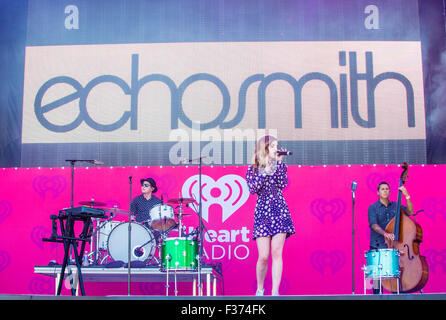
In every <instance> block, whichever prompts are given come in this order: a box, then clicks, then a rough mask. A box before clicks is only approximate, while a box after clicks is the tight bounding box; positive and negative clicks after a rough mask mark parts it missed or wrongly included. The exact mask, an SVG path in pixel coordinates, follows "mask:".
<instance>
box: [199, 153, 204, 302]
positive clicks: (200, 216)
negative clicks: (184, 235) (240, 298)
mask: <svg viewBox="0 0 446 320" xmlns="http://www.w3.org/2000/svg"><path fill="white" fill-rule="evenodd" d="M202 159H203V158H202V157H201V154H200V158H199V162H198V187H199V195H198V199H199V202H198V216H199V219H200V221H199V230H198V241H199V245H200V247H199V253H198V295H200V296H201V295H202V294H203V292H202V288H201V286H202V283H201V261H202V258H203V220H202V217H203V212H202V204H201V164H202Z"/></svg>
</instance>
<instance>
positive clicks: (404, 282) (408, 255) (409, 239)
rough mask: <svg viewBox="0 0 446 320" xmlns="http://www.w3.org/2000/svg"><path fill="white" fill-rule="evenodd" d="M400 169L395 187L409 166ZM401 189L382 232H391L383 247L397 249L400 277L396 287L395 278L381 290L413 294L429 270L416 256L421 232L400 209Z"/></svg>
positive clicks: (421, 258) (418, 251)
mask: <svg viewBox="0 0 446 320" xmlns="http://www.w3.org/2000/svg"><path fill="white" fill-rule="evenodd" d="M401 167H402V168H403V169H404V171H403V172H402V173H401V177H400V183H399V187H401V186H403V184H404V183H405V182H406V177H407V173H408V170H409V166H408V165H407V163H406V162H404V163H403V164H402V165H401ZM401 193H402V192H401V190H399V192H398V203H397V212H396V214H395V217H393V218H392V220H390V221H389V223H388V224H387V226H386V232H388V233H393V234H394V236H395V239H394V240H393V241H391V240H386V243H387V246H388V247H389V248H392V249H396V250H398V252H399V254H400V256H399V266H400V271H401V274H400V278H399V288H398V281H397V279H395V278H393V279H385V280H383V281H382V285H383V287H384V288H385V289H386V290H388V291H391V292H405V293H410V292H416V291H420V290H421V289H423V287H424V286H425V285H426V283H427V279H428V278H429V268H428V265H427V262H426V258H425V257H423V256H421V255H420V243H421V241H422V240H423V230H422V229H421V227H420V225H419V224H418V223H417V222H415V221H414V220H412V219H411V218H409V217H408V216H407V215H406V214H405V213H404V210H403V208H401Z"/></svg>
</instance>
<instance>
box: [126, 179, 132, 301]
mask: <svg viewBox="0 0 446 320" xmlns="http://www.w3.org/2000/svg"><path fill="white" fill-rule="evenodd" d="M131 208H132V176H129V239H128V240H129V248H128V249H129V252H128V262H127V270H128V275H127V295H128V296H130V287H131V285H130V284H131V266H130V265H131V263H130V261H131V251H132V244H131V240H132V233H131V232H132V217H131Z"/></svg>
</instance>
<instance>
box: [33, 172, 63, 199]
mask: <svg viewBox="0 0 446 320" xmlns="http://www.w3.org/2000/svg"><path fill="white" fill-rule="evenodd" d="M66 186H67V180H66V179H65V177H63V176H59V175H57V176H53V177H47V176H37V177H35V178H34V180H33V189H34V191H36V192H37V194H38V195H39V196H40V197H41V198H42V199H45V197H46V193H47V192H48V191H50V192H51V194H52V196H53V199H56V198H57V197H58V196H59V194H61V193H62V192H63V191H64V190H65V188H66Z"/></svg>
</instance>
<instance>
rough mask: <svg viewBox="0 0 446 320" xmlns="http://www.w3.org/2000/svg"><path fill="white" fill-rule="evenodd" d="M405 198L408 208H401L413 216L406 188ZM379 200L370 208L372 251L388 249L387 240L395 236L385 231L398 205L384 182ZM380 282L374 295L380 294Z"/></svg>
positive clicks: (380, 187)
mask: <svg viewBox="0 0 446 320" xmlns="http://www.w3.org/2000/svg"><path fill="white" fill-rule="evenodd" d="M399 190H401V192H402V193H403V195H404V197H406V201H407V207H405V206H403V205H401V208H402V209H403V210H404V212H405V213H406V214H407V215H409V216H410V215H412V214H413V204H412V201H411V200H410V195H409V193H408V192H407V189H406V188H405V187H404V186H401V187H400V189H399ZM378 196H379V199H378V201H376V202H375V203H373V204H371V205H370V206H369V210H368V220H369V227H370V229H371V230H370V250H378V249H386V248H388V247H387V244H386V240H388V241H393V240H394V239H395V235H394V234H393V233H388V232H386V231H385V229H386V226H387V224H388V223H389V222H390V220H392V218H393V217H394V216H395V215H396V209H397V206H398V205H397V203H396V202H394V201H390V199H389V196H390V186H389V184H388V183H387V182H385V181H383V182H381V183H379V184H378ZM379 292H380V290H379V282H377V281H374V282H373V293H374V294H377V293H379Z"/></svg>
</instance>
